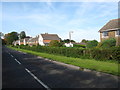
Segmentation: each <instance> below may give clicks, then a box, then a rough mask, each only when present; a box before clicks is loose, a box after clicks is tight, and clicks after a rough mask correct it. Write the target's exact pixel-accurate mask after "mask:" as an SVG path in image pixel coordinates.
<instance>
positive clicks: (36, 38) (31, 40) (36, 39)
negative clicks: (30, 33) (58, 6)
mask: <svg viewBox="0 0 120 90" xmlns="http://www.w3.org/2000/svg"><path fill="white" fill-rule="evenodd" d="M35 41H38V37H35V38H31V39H29V42H35Z"/></svg>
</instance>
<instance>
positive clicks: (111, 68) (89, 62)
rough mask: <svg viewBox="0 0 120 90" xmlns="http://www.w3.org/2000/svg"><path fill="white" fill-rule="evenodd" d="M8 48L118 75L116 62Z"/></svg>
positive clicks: (119, 73)
mask: <svg viewBox="0 0 120 90" xmlns="http://www.w3.org/2000/svg"><path fill="white" fill-rule="evenodd" d="M10 48H12V49H14V50H18V51H22V52H26V53H30V54H33V55H37V56H41V57H44V58H48V59H52V60H55V61H59V62H63V63H66V64H71V65H75V66H79V67H82V68H87V69H91V70H96V71H100V72H105V73H109V74H113V75H118V76H120V72H118V65H119V64H118V63H117V62H110V61H97V60H94V59H81V58H73V57H66V56H61V55H55V54H48V53H41V52H36V51H31V50H25V49H19V48H14V47H10Z"/></svg>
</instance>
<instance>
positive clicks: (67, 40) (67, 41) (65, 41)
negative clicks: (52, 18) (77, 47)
mask: <svg viewBox="0 0 120 90" xmlns="http://www.w3.org/2000/svg"><path fill="white" fill-rule="evenodd" d="M62 42H64V43H70V42H75V41H74V40H71V41H70V39H64V40H62Z"/></svg>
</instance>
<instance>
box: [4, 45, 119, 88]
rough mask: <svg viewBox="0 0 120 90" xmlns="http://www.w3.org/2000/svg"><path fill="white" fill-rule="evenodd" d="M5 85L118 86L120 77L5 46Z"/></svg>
mask: <svg viewBox="0 0 120 90" xmlns="http://www.w3.org/2000/svg"><path fill="white" fill-rule="evenodd" d="M2 72H3V73H2V78H3V80H2V88H3V89H4V88H41V89H42V88H43V89H47V90H50V89H53V88H118V77H117V76H112V75H109V74H104V73H103V74H101V73H100V74H99V73H95V72H92V71H90V72H85V71H80V70H76V69H74V68H69V67H66V66H63V65H59V64H55V63H53V62H51V61H48V60H45V59H43V58H38V57H37V56H34V55H30V54H26V53H22V52H19V51H15V50H11V49H9V48H6V47H3V48H2Z"/></svg>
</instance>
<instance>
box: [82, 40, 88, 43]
mask: <svg viewBox="0 0 120 90" xmlns="http://www.w3.org/2000/svg"><path fill="white" fill-rule="evenodd" d="M81 42H83V43H87V42H89V41H88V40H85V39H83V40H82V41H81Z"/></svg>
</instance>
